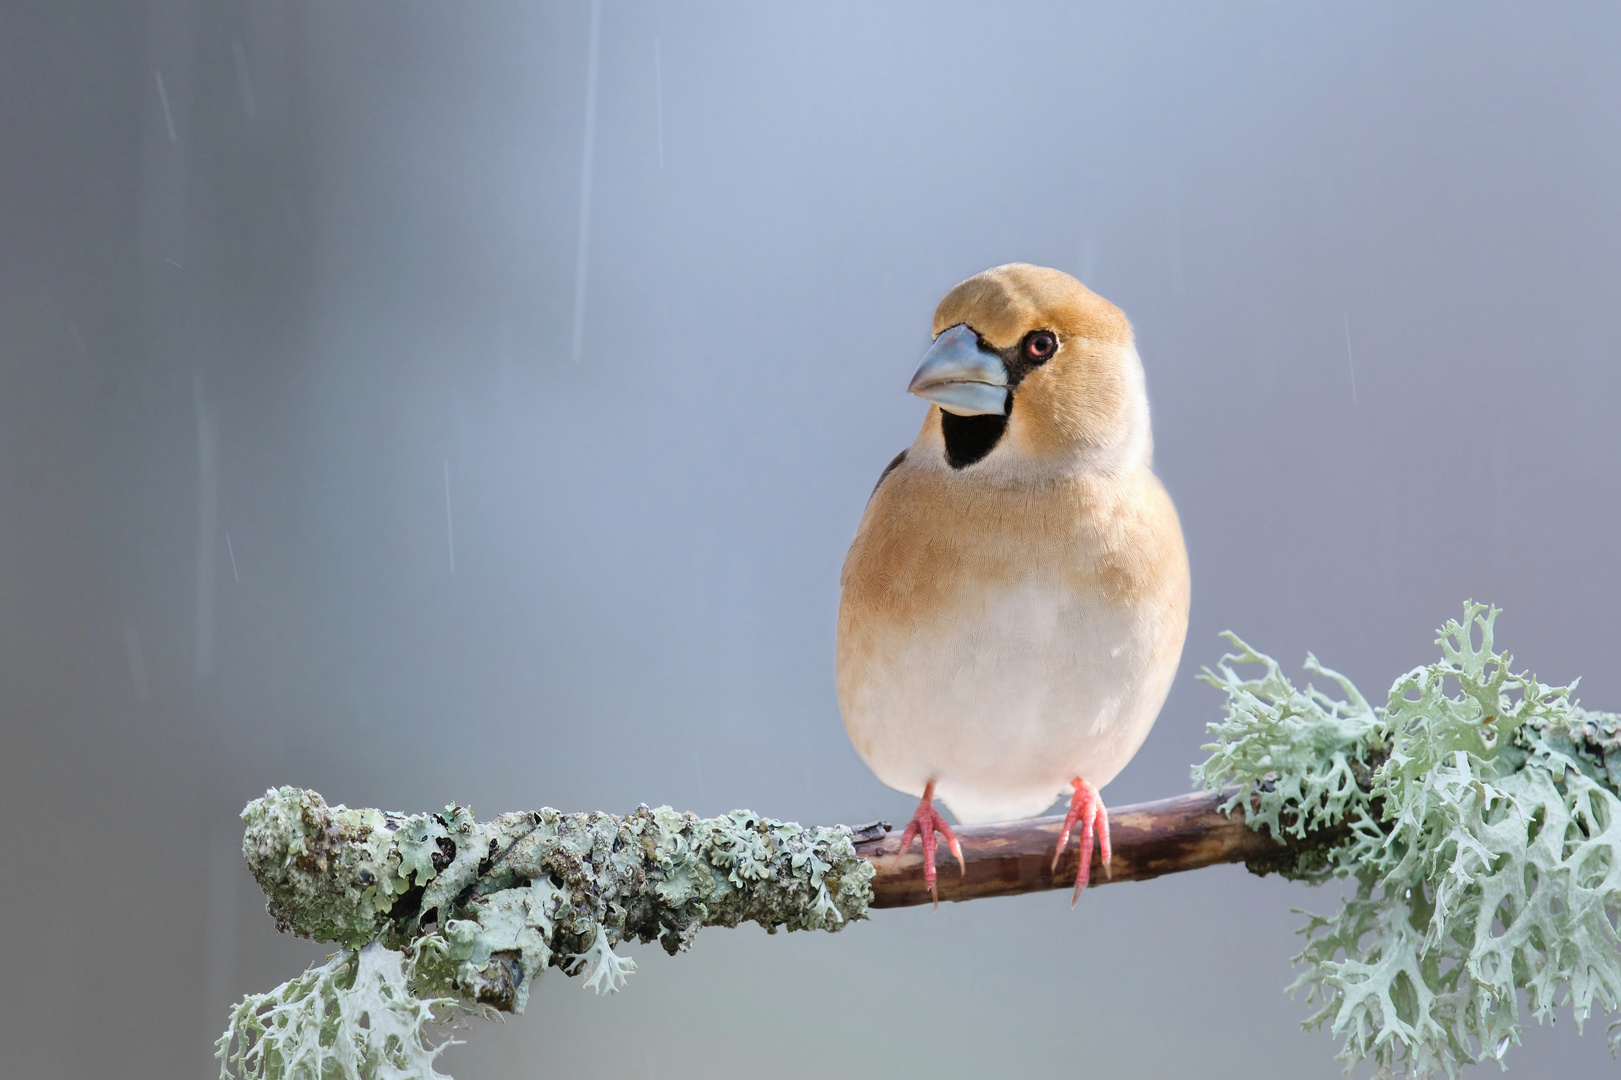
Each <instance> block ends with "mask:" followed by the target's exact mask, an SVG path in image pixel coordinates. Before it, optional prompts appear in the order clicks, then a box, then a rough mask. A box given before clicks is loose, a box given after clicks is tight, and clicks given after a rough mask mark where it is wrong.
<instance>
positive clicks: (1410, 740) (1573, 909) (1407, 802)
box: [1194, 604, 1621, 1076]
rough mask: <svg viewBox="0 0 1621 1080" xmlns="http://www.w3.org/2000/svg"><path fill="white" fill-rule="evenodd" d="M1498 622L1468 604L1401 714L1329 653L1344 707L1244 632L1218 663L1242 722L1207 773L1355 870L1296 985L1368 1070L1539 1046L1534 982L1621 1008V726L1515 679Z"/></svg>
mask: <svg viewBox="0 0 1621 1080" xmlns="http://www.w3.org/2000/svg"><path fill="white" fill-rule="evenodd" d="M1496 617H1497V611H1496V610H1495V609H1492V610H1489V611H1488V610H1487V609H1486V608H1484V607H1483V606H1481V605H1478V604H1469V605H1467V606H1466V608H1465V612H1464V620H1463V622H1461V623H1459V622H1449V623H1448V624H1447V625H1446V626H1445V627H1444V628H1443V629H1442V631H1441V635H1440V637H1439V639H1438V643H1439V644H1440V645H1441V648H1442V653H1443V656H1442V659H1441V660H1440V661H1439V662H1438V663H1435V664H1430V665H1428V666H1426V667H1421V668H1417V669H1415V670H1414V671H1412V672H1410V673H1408V674H1407V675H1405V676H1403V677H1402V678H1401V679H1398V680H1397V681H1396V684H1395V685H1394V686H1393V687H1392V688H1391V691H1390V696H1389V699H1388V702H1387V703H1386V705H1385V706H1384V707H1383V708H1381V709H1372V708H1369V707H1368V705H1367V703H1366V702H1365V701H1364V700H1363V699H1362V697H1361V696H1360V695H1359V694H1357V693H1356V691H1355V688H1354V687H1352V686H1351V685H1350V683H1349V682H1348V681H1346V680H1345V679H1343V678H1342V677H1340V676H1337V675H1334V674H1333V673H1332V672H1329V671H1327V670H1326V669H1323V668H1321V667H1319V666H1317V664H1316V661H1315V660H1312V661H1309V663H1308V667H1309V668H1310V669H1311V670H1312V671H1313V672H1316V673H1320V674H1324V675H1327V676H1329V677H1332V678H1334V679H1335V680H1336V681H1337V682H1338V683H1339V684H1340V686H1341V687H1342V689H1343V691H1344V693H1345V695H1346V696H1345V698H1344V699H1335V698H1331V697H1329V696H1327V695H1325V694H1322V693H1320V692H1318V691H1316V690H1315V689H1313V688H1311V687H1308V688H1307V689H1306V691H1304V692H1301V691H1298V690H1296V689H1295V688H1294V687H1293V686H1292V685H1291V684H1290V683H1289V682H1288V680H1287V679H1285V678H1283V676H1282V675H1281V674H1280V673H1279V670H1278V667H1277V665H1276V664H1275V663H1274V662H1273V661H1271V660H1270V659H1269V658H1267V657H1265V656H1262V655H1261V654H1259V653H1257V652H1255V651H1254V650H1253V649H1250V648H1249V647H1248V646H1246V645H1244V644H1243V643H1242V642H1239V641H1237V639H1232V640H1234V642H1235V644H1237V646H1238V647H1239V650H1240V651H1239V652H1238V653H1237V654H1235V655H1231V656H1228V657H1226V658H1224V660H1223V662H1222V663H1221V664H1220V665H1219V666H1218V669H1217V671H1215V672H1207V673H1206V677H1207V680H1208V681H1210V682H1212V683H1214V684H1215V685H1216V686H1218V687H1220V688H1221V689H1223V690H1224V691H1225V692H1226V693H1227V695H1228V701H1227V705H1228V715H1227V718H1226V719H1225V720H1224V721H1222V722H1221V723H1217V724H1212V725H1210V730H1211V732H1212V733H1213V734H1214V735H1215V736H1216V739H1215V741H1214V742H1213V743H1211V744H1210V745H1209V746H1207V747H1206V749H1207V750H1208V751H1209V752H1210V754H1211V757H1210V759H1209V760H1208V761H1206V762H1205V763H1204V764H1203V765H1201V766H1199V767H1198V768H1196V769H1195V770H1194V775H1195V779H1196V780H1197V781H1199V782H1200V783H1202V784H1204V785H1205V786H1206V787H1210V788H1220V787H1223V786H1225V785H1229V784H1237V785H1238V786H1239V793H1238V795H1237V797H1236V798H1235V799H1233V800H1231V801H1230V802H1229V803H1228V806H1229V808H1231V807H1232V806H1234V805H1238V804H1240V803H1243V802H1245V801H1246V800H1247V802H1248V805H1249V807H1250V812H1249V814H1248V820H1249V821H1250V822H1251V823H1252V824H1253V825H1254V826H1255V827H1257V828H1259V829H1264V830H1265V831H1267V832H1269V833H1270V834H1271V835H1273V836H1275V837H1277V838H1278V839H1279V841H1280V843H1283V842H1288V843H1291V844H1294V845H1296V846H1297V847H1300V841H1303V840H1304V841H1312V840H1314V839H1316V840H1318V841H1319V843H1317V845H1316V846H1315V847H1313V846H1312V845H1311V844H1309V843H1308V844H1307V845H1305V847H1304V849H1303V850H1305V851H1307V852H1308V854H1309V857H1306V858H1302V859H1301V860H1299V862H1298V864H1297V865H1296V866H1295V867H1294V876H1297V877H1302V878H1307V879H1310V880H1321V879H1323V878H1326V877H1330V876H1334V877H1346V878H1351V879H1353V880H1354V881H1355V882H1356V891H1355V894H1354V895H1353V896H1352V897H1350V898H1348V899H1346V900H1344V901H1342V902H1341V906H1340V910H1339V911H1338V912H1337V913H1336V914H1335V915H1333V916H1331V917H1321V916H1312V917H1311V920H1310V923H1309V924H1308V926H1307V927H1306V928H1305V930H1304V933H1305V934H1306V936H1307V938H1308V944H1307V946H1306V948H1305V949H1304V951H1302V952H1301V953H1300V955H1299V956H1297V957H1296V960H1297V962H1299V963H1301V964H1302V965H1304V971H1303V972H1302V974H1301V975H1300V977H1299V978H1298V979H1297V980H1296V982H1295V984H1294V987H1292V988H1291V989H1295V988H1304V989H1305V990H1306V991H1307V1000H1308V1001H1309V1000H1313V999H1315V1000H1317V1001H1319V1002H1320V1006H1321V1007H1320V1009H1319V1011H1318V1012H1317V1013H1316V1014H1315V1015H1314V1016H1312V1017H1311V1018H1310V1020H1308V1021H1307V1023H1308V1024H1310V1025H1318V1024H1324V1023H1327V1024H1329V1025H1330V1027H1331V1030H1332V1031H1333V1032H1334V1033H1335V1034H1336V1035H1339V1036H1342V1037H1343V1038H1344V1039H1345V1046H1344V1049H1343V1052H1342V1054H1341V1056H1342V1058H1344V1059H1345V1060H1347V1061H1349V1062H1351V1063H1355V1062H1357V1061H1361V1060H1364V1059H1370V1058H1371V1059H1373V1060H1374V1061H1376V1062H1378V1063H1379V1065H1380V1066H1382V1067H1384V1068H1386V1069H1389V1070H1394V1069H1402V1070H1404V1071H1406V1072H1408V1073H1410V1074H1411V1075H1414V1076H1428V1075H1432V1074H1434V1073H1435V1072H1438V1071H1443V1072H1445V1073H1446V1074H1447V1075H1449V1076H1455V1075H1456V1074H1457V1071H1458V1069H1459V1068H1460V1067H1461V1066H1463V1065H1465V1064H1469V1063H1473V1062H1478V1061H1482V1060H1491V1059H1501V1057H1502V1055H1503V1053H1504V1051H1505V1050H1506V1049H1507V1048H1508V1047H1509V1046H1510V1045H1512V1044H1514V1043H1517V1042H1519V1041H1520V1037H1521V1031H1522V1025H1521V1014H1520V1004H1519V1000H1518V997H1517V992H1518V991H1523V992H1524V993H1525V997H1526V1004H1527V1006H1528V1009H1529V1012H1530V1014H1531V1015H1532V1016H1534V1017H1536V1019H1537V1020H1538V1021H1545V1020H1547V1019H1549V1018H1550V1017H1551V1016H1552V1014H1553V1010H1554V1008H1555V1006H1556V1005H1569V1006H1570V1007H1571V1010H1572V1012H1573V1013H1574V1016H1575V1019H1576V1022H1577V1024H1578V1025H1580V1024H1581V1023H1582V1022H1583V1021H1584V1020H1586V1019H1587V1018H1588V1017H1589V1016H1590V1014H1591V1012H1592V1010H1593V1008H1594V1007H1595V1006H1597V1007H1599V1008H1601V1009H1603V1010H1604V1011H1606V1012H1614V1011H1616V1009H1617V1006H1618V1004H1621V954H1618V951H1617V945H1618V942H1621V937H1618V934H1617V922H1618V919H1621V799H1618V798H1617V789H1618V784H1617V780H1618V776H1621V768H1618V766H1621V737H1618V730H1621V718H1618V717H1617V716H1615V715H1613V714H1607V713H1591V712H1587V711H1586V710H1584V709H1582V708H1581V707H1580V706H1579V705H1578V704H1577V702H1576V701H1575V700H1573V699H1572V698H1571V696H1570V693H1571V689H1572V688H1571V687H1551V686H1547V685H1544V684H1542V683H1539V682H1538V681H1537V680H1536V679H1535V678H1533V677H1531V676H1530V675H1527V674H1523V673H1515V672H1513V671H1512V667H1511V665H1512V658H1511V657H1509V656H1507V655H1506V654H1503V653H1498V652H1494V651H1493V627H1494V623H1495V620H1496ZM1477 631H1478V633H1479V636H1480V644H1479V645H1478V646H1477V645H1476V644H1475V641H1474V635H1475V633H1476V632H1477ZM1235 663H1239V664H1242V663H1250V664H1261V665H1262V666H1263V667H1264V669H1265V673H1264V674H1263V675H1262V676H1261V677H1260V678H1258V679H1248V680H1246V679H1242V678H1240V677H1239V676H1238V675H1237V673H1236V672H1235V671H1234V669H1233V667H1232V666H1231V665H1232V664H1235ZM1613 1033H1614V1029H1612V1034H1613ZM1613 1045H1614V1040H1612V1046H1613Z"/></svg>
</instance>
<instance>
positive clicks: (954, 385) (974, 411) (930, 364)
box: [906, 323, 1008, 416]
mask: <svg viewBox="0 0 1621 1080" xmlns="http://www.w3.org/2000/svg"><path fill="white" fill-rule="evenodd" d="M906 389H907V391H908V392H909V393H913V394H916V395H917V396H918V397H920V398H924V399H926V400H928V401H932V402H934V403H935V404H936V405H938V406H940V407H941V408H942V409H944V410H945V411H946V412H949V413H956V414H957V415H958V416H993V415H994V416H1006V415H1007V411H1008V389H1007V368H1006V366H1004V365H1003V363H1002V358H1001V357H1000V356H997V355H996V354H995V353H993V352H991V351H990V350H988V349H982V348H980V347H979V335H977V334H975V333H974V332H973V331H972V330H970V329H968V327H967V326H966V325H965V324H963V323H958V324H957V325H956V326H953V327H952V328H951V329H950V330H947V331H946V332H945V333H943V334H941V335H940V336H939V337H937V338H935V339H934V344H933V345H932V346H930V348H929V351H928V352H926V353H924V354H923V363H921V364H919V365H918V369H917V374H915V375H913V376H912V385H910V386H908V387H907V388H906Z"/></svg>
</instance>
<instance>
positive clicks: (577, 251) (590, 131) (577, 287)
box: [571, 0, 602, 364]
mask: <svg viewBox="0 0 1621 1080" xmlns="http://www.w3.org/2000/svg"><path fill="white" fill-rule="evenodd" d="M601 40H602V0H591V36H590V39H589V41H588V42H587V45H586V63H585V147H584V152H583V153H582V154H581V155H580V235H579V237H578V239H577V240H576V242H575V248H574V349H573V352H572V354H571V356H572V358H573V361H574V363H576V364H578V363H579V362H580V350H581V348H582V347H583V346H584V344H585V272H586V263H587V254H588V252H589V251H590V246H591V164H592V160H591V159H592V157H593V156H594V155H595V153H596V140H597V54H598V52H599V51H600V50H599V44H600V42H601Z"/></svg>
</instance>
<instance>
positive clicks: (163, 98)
mask: <svg viewBox="0 0 1621 1080" xmlns="http://www.w3.org/2000/svg"><path fill="white" fill-rule="evenodd" d="M157 75H158V101H160V102H162V104H163V123H164V124H165V125H166V126H167V127H168V129H169V141H170V142H176V141H178V140H177V139H176V138H175V133H174V115H173V114H172V113H170V112H169V91H168V88H167V87H165V86H164V85H163V72H161V71H160V72H158V73H157Z"/></svg>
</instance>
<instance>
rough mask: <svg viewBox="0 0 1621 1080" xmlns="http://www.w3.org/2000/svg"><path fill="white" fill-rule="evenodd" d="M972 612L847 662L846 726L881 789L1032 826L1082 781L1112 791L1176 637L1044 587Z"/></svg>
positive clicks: (1150, 717) (1154, 704) (1129, 613)
mask: <svg viewBox="0 0 1621 1080" xmlns="http://www.w3.org/2000/svg"><path fill="white" fill-rule="evenodd" d="M969 614H971V616H972V617H968V618H953V619H949V620H944V621H943V622H944V625H941V624H937V625H925V626H921V627H918V628H917V629H916V630H914V631H913V632H911V633H909V634H905V635H900V636H898V637H897V638H896V640H894V641H893V642H891V643H890V647H888V648H882V649H879V650H875V652H874V653H871V654H869V655H868V657H866V658H865V659H864V661H861V662H856V661H854V660H846V659H845V658H843V657H841V665H845V664H849V665H851V666H852V668H853V670H850V671H848V672H846V673H843V674H845V675H846V676H847V677H846V678H843V679H841V683H842V685H843V689H844V695H843V696H844V697H845V701H844V706H845V722H846V725H847V726H848V727H849V730H850V734H851V737H852V739H853V741H854V742H855V745H856V748H857V750H858V751H859V752H860V753H861V755H862V757H863V758H865V759H866V762H867V764H868V765H869V766H870V767H871V768H872V770H873V772H874V773H876V774H877V776H878V778H879V779H880V780H882V781H883V782H884V783H886V784H888V785H889V786H891V787H894V788H897V789H899V790H902V791H906V792H909V793H911V794H921V793H922V791H923V787H924V785H925V784H926V783H927V782H928V781H929V780H934V781H935V782H936V794H937V796H938V797H939V798H941V799H942V800H944V801H945V803H946V804H947V805H948V806H949V807H950V808H951V810H952V813H953V814H955V815H956V816H957V817H958V818H959V820H962V821H965V822H973V821H995V820H1005V819H1008V818H1015V817H1028V816H1030V815H1033V814H1038V813H1040V812H1041V811H1042V810H1044V809H1046V808H1047V807H1048V806H1050V805H1052V803H1053V801H1054V800H1055V799H1056V798H1057V797H1059V796H1060V795H1063V794H1066V793H1067V792H1068V791H1069V786H1070V781H1071V780H1073V779H1074V778H1076V777H1085V778H1086V779H1087V780H1088V781H1090V782H1091V783H1092V784H1093V785H1094V786H1096V787H1100V788H1101V787H1102V786H1103V785H1104V784H1107V783H1108V782H1109V781H1110V780H1112V779H1114V777H1115V775H1116V774H1117V773H1119V771H1120V770H1121V769H1123V768H1124V767H1125V765H1126V763H1127V762H1128V761H1130V760H1131V757H1132V755H1133V754H1135V753H1136V752H1137V748H1138V747H1139V746H1141V745H1142V741H1143V739H1144V738H1146V737H1147V734H1148V730H1149V728H1151V727H1152V726H1153V723H1154V718H1155V716H1156V715H1157V714H1158V712H1159V708H1160V706H1161V705H1162V704H1163V703H1164V700H1165V695H1166V693H1167V692H1168V691H1169V689H1170V681H1171V678H1172V676H1173V675H1174V674H1175V669H1176V664H1177V660H1178V659H1179V655H1180V645H1181V639H1180V635H1170V636H1171V637H1173V638H1174V643H1173V642H1172V641H1169V640H1167V634H1166V632H1165V628H1162V627H1159V626H1156V625H1155V621H1156V620H1155V619H1154V617H1153V613H1152V612H1151V611H1149V610H1145V609H1142V608H1134V607H1119V606H1116V605H1112V604H1110V603H1109V602H1108V601H1107V600H1105V599H1104V598H1102V597H1101V596H1096V595H1092V596H1081V595H1076V594H1075V593H1074V592H1073V591H1071V590H1070V589H1068V588H1066V587H1065V586H1064V585H1063V584H1061V583H1056V582H1048V581H1041V582H1030V583H1027V584H1024V585H1020V586H1018V587H1015V588H1012V589H1006V590H1002V591H1000V592H997V593H994V594H992V595H991V596H989V597H987V598H986V599H985V601H984V603H983V607H982V608H981V609H980V610H976V611H973V612H971V613H969ZM1167 646H1170V648H1167Z"/></svg>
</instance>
